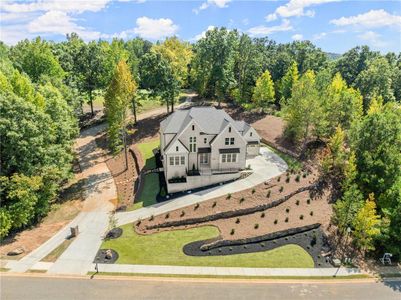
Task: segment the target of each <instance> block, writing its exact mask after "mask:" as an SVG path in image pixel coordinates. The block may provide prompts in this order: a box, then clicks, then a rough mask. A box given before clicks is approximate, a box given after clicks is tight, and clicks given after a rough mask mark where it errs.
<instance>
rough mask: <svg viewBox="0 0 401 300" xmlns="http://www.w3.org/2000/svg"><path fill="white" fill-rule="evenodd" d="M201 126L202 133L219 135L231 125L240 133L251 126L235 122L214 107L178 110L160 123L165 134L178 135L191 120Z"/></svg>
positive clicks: (242, 122)
mask: <svg viewBox="0 0 401 300" xmlns="http://www.w3.org/2000/svg"><path fill="white" fill-rule="evenodd" d="M192 119H193V120H195V122H196V123H197V124H198V125H199V126H200V128H201V130H202V132H204V133H207V134H219V133H220V132H221V131H222V130H223V128H224V127H226V126H227V125H228V124H229V123H231V124H232V125H233V126H234V127H235V128H236V129H237V130H238V131H241V132H243V131H244V130H245V129H247V127H249V125H248V124H247V123H245V122H244V121H234V120H233V119H232V118H231V117H230V116H229V115H228V114H227V113H226V112H225V111H224V110H222V109H216V108H214V107H192V108H191V109H189V110H177V111H176V112H174V113H173V114H171V115H170V116H168V117H167V118H166V119H165V120H163V121H162V122H161V123H160V127H161V130H162V132H163V133H178V132H180V131H181V130H182V129H184V127H185V126H186V125H188V123H189V122H190V121H191V120H192Z"/></svg>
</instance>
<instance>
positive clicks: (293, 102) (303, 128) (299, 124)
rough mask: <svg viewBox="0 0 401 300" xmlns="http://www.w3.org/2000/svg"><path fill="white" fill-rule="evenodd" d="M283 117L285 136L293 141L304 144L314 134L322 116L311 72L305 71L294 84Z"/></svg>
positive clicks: (313, 76)
mask: <svg viewBox="0 0 401 300" xmlns="http://www.w3.org/2000/svg"><path fill="white" fill-rule="evenodd" d="M283 115H284V119H285V121H286V122H287V123H286V127H285V135H286V136H287V137H289V138H290V139H292V140H293V141H295V142H299V141H302V142H303V143H306V142H307V140H308V139H309V138H310V137H311V136H312V135H313V134H316V129H318V128H319V121H320V120H322V114H321V104H320V102H319V97H318V91H317V89H316V86H315V74H314V72H313V71H307V72H306V73H305V74H304V75H302V76H301V78H300V79H299V80H298V81H297V82H296V83H295V85H294V87H293V89H292V97H291V99H290V100H289V101H288V103H287V104H286V105H285V106H284V107H283Z"/></svg>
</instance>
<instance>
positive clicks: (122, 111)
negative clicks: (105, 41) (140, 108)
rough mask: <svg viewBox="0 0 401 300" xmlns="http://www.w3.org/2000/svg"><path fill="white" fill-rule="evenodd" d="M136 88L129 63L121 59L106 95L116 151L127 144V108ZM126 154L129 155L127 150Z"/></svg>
mask: <svg viewBox="0 0 401 300" xmlns="http://www.w3.org/2000/svg"><path fill="white" fill-rule="evenodd" d="M136 88H137V86H136V83H135V82H134V81H133V79H132V75H131V72H130V70H129V67H128V65H127V63H126V62H125V61H124V60H122V61H120V62H119V63H118V64H117V67H116V70H115V73H114V76H113V79H112V80H111V82H110V85H109V86H108V88H107V91H106V95H105V112H106V117H107V122H108V124H109V128H108V134H109V144H110V148H111V149H112V151H113V152H114V153H117V152H118V151H120V150H121V148H122V146H123V145H124V146H126V140H125V135H126V133H125V126H126V124H125V123H126V117H127V109H128V107H129V105H130V103H131V100H132V99H133V97H134V93H135V91H136ZM125 154H126V155H127V151H126V150H125Z"/></svg>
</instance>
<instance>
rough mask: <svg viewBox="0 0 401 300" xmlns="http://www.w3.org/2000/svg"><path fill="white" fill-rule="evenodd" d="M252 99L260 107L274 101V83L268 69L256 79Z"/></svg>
mask: <svg viewBox="0 0 401 300" xmlns="http://www.w3.org/2000/svg"><path fill="white" fill-rule="evenodd" d="M252 100H253V101H254V102H255V103H256V104H257V105H258V106H260V107H267V106H268V105H269V104H272V103H273V102H274V83H273V80H272V78H271V75H270V72H269V71H268V70H267V71H265V72H264V73H263V74H262V75H261V76H260V77H259V78H258V79H257V80H256V86H255V89H254V90H253V95H252Z"/></svg>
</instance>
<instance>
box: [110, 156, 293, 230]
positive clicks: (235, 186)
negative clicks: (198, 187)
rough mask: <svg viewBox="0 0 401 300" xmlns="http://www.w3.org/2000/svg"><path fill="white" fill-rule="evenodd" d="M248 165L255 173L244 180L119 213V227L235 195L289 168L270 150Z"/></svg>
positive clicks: (247, 163)
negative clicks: (217, 198) (228, 195)
mask: <svg viewBox="0 0 401 300" xmlns="http://www.w3.org/2000/svg"><path fill="white" fill-rule="evenodd" d="M246 165H247V166H248V165H251V168H252V171H253V173H252V174H251V175H250V176H248V177H246V178H244V179H240V180H236V181H233V182H231V183H228V184H224V185H221V186H217V187H213V188H210V189H207V190H203V191H200V192H196V193H192V194H187V195H185V196H182V197H180V198H176V199H173V200H170V201H165V202H162V203H157V204H154V205H151V206H148V207H143V208H140V209H137V210H134V211H130V212H121V213H117V214H116V218H117V222H118V225H119V226H120V225H124V224H127V223H131V222H135V221H136V220H139V219H144V218H148V217H150V216H151V215H159V214H162V213H166V212H168V211H172V210H175V209H178V208H182V207H185V206H188V205H191V204H195V203H198V202H203V201H206V200H209V199H212V198H216V197H220V196H223V195H227V194H228V193H235V192H239V191H242V190H245V189H249V188H252V187H253V186H255V185H258V184H260V183H262V182H265V181H267V180H269V179H270V178H272V177H275V176H277V175H280V174H281V173H283V172H285V171H286V170H287V168H288V166H287V164H286V163H285V161H284V160H282V159H281V158H280V157H279V156H278V155H277V154H275V153H274V152H273V151H271V150H270V149H268V148H261V149H260V155H259V156H257V157H255V158H253V159H249V160H247V161H246Z"/></svg>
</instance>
